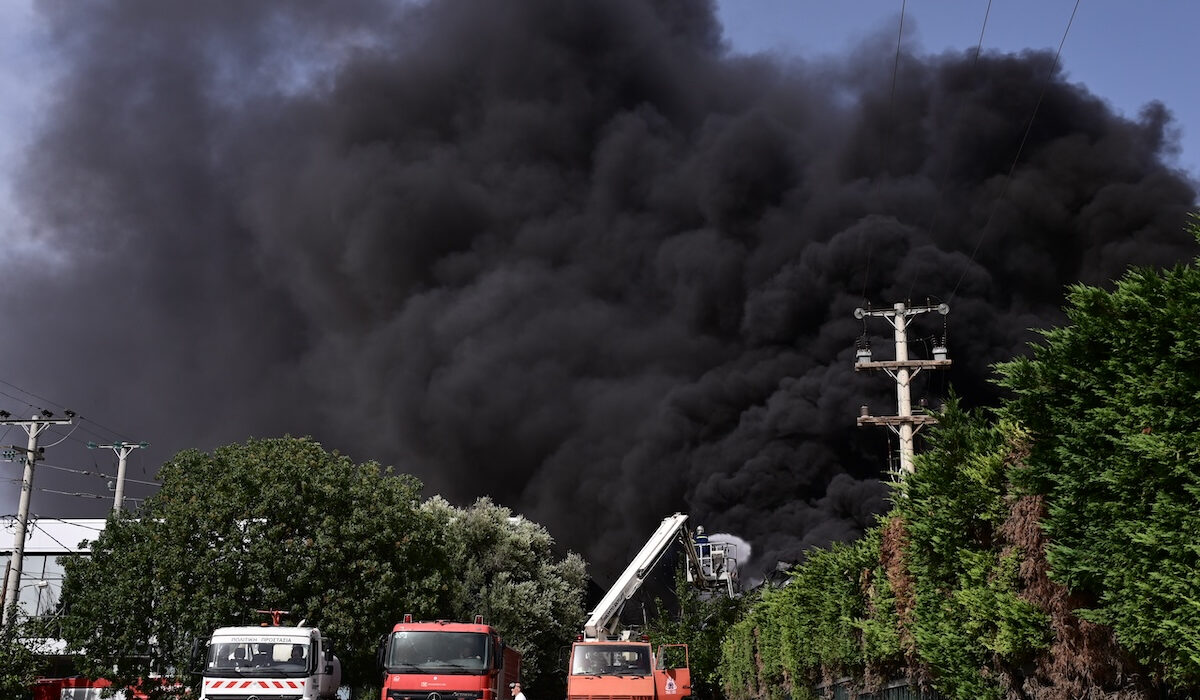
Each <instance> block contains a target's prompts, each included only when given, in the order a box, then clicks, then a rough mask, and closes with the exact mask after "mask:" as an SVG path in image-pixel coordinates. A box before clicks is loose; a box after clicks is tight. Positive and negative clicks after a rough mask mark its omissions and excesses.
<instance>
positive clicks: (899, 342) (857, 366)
mask: <svg viewBox="0 0 1200 700" xmlns="http://www.w3.org/2000/svg"><path fill="white" fill-rule="evenodd" d="M930 311H936V312H938V313H939V314H941V315H943V316H945V315H946V314H948V313H950V307H949V306H947V305H945V304H938V305H937V306H912V307H908V306H905V305H904V303H903V302H897V303H896V304H895V305H894V306H893V307H892V308H891V309H881V310H872V309H871V308H869V307H868V308H866V309H863V308H857V309H855V310H854V317H855V318H857V319H863V318H866V317H867V316H879V317H882V318H884V319H886V320H887V322H888V323H890V324H892V328H893V329H895V339H896V359H895V360H894V361H891V362H873V361H872V360H871V346H870V344H869V343H868V342H867V340H866V334H865V333H864V335H863V338H862V339H860V340H859V342H858V349H857V350H856V352H855V357H854V371H855V372H858V371H862V370H881V371H883V372H885V373H886V374H887V375H888V376H890V377H891V378H892V379H894V380H896V404H897V411H896V415H894V416H872V415H870V409H869V408H868V407H867V406H863V407H862V411H861V413H860V415H859V416H858V425H859V427H862V426H864V425H883V426H887V427H888V428H891V430H892V432H894V433H896V435H898V436H899V437H900V473H901V476H903V475H904V474H911V473H912V472H913V436H914V435H915V434H916V433H917V431H918V430H920V429H921V428H922V427H923V426H926V425H932V424H934V423H937V419H936V418H934V417H933V416H930V415H925V414H921V415H913V412H912V397H911V394H910V392H909V384H910V383H911V381H912V379H913V377H915V376H917V375H918V374H919V373H920V372H921V370H923V369H945V368H946V367H949V366H950V360H949V359H947V357H948V353H947V351H946V339H945V335H944V334H943V336H942V337H941V338H940V339H939V340H938V342H936V343H935V344H934V348H933V359H932V360H910V359H908V333H907V325H908V317H909V316H916V315H917V314H924V313H929V312H930Z"/></svg>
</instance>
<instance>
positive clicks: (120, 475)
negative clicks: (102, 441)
mask: <svg viewBox="0 0 1200 700" xmlns="http://www.w3.org/2000/svg"><path fill="white" fill-rule="evenodd" d="M87 446H88V449H89V450H94V449H96V448H97V447H104V448H109V449H111V450H112V451H113V452H116V453H117V460H118V461H117V494H116V496H114V497H113V512H114V513H115V512H118V511H120V510H121V508H122V506H123V505H124V501H125V460H126V458H127V457H129V453H130V452H133V451H134V450H136V449H138V448H139V447H149V446H150V443H148V442H122V441H121V440H118V441H116V442H114V443H112V444H111V445H97V444H96V443H94V442H89V443H88V444H87Z"/></svg>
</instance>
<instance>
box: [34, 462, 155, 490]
mask: <svg viewBox="0 0 1200 700" xmlns="http://www.w3.org/2000/svg"><path fill="white" fill-rule="evenodd" d="M40 466H41V467H44V468H46V469H54V470H56V471H61V472H70V473H72V474H82V475H83V476H98V477H102V478H105V479H116V478H117V476H116V475H115V474H107V473H105V472H100V471H95V472H93V471H88V470H86V469H72V468H71V467H59V466H55V465H53V464H46V463H45V462H42V463H40ZM124 481H125V483H127V484H128V483H132V484H145V485H147V486H162V484H161V483H159V482H157V481H142V480H141V479H131V478H129V477H125V478H124Z"/></svg>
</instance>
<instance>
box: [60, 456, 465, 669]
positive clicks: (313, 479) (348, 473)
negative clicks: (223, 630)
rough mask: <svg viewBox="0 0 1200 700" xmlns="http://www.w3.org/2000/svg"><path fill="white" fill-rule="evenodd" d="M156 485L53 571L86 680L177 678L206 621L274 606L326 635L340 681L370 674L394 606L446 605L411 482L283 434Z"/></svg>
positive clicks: (434, 531) (434, 542) (437, 556)
mask: <svg viewBox="0 0 1200 700" xmlns="http://www.w3.org/2000/svg"><path fill="white" fill-rule="evenodd" d="M160 476H161V478H162V480H163V487H162V489H161V490H160V492H159V493H158V494H157V495H155V496H154V497H153V498H151V499H148V500H147V502H146V507H145V509H144V511H143V512H142V513H141V514H140V517H139V518H138V519H136V520H134V519H130V518H126V517H119V516H117V517H113V518H110V520H109V523H108V525H107V527H106V528H105V530H104V532H103V533H102V534H101V535H100V536H99V537H98V538H97V540H96V542H94V543H92V556H91V557H90V558H81V559H77V560H69V562H68V564H67V567H66V580H65V582H64V587H63V600H65V601H68V610H67V612H66V614H65V615H64V617H63V631H64V635H65V638H66V639H67V641H68V642H69V643H70V645H71V646H72V647H73V648H74V649H76V650H80V651H84V652H86V654H87V657H86V658H87V666H88V667H87V668H86V669H85V672H87V673H88V674H89V675H93V676H96V677H108V678H112V679H113V680H114V681H115V682H117V683H118V684H120V683H129V682H131V681H132V680H134V679H136V678H139V677H145V676H146V675H147V674H148V673H149V672H151V671H158V672H163V671H166V672H171V671H174V672H175V673H179V672H184V671H187V670H190V669H191V668H193V667H194V665H195V663H196V661H195V659H194V658H193V657H192V652H193V649H194V644H195V643H196V642H197V641H199V640H203V639H205V638H206V637H207V636H208V635H209V634H210V633H211V631H212V630H213V629H214V628H216V627H220V626H226V625H238V624H257V623H258V622H259V621H260V620H261V617H259V616H256V615H255V614H254V612H253V611H254V610H256V609H272V608H273V609H281V610H286V611H288V612H290V613H291V617H290V621H291V622H292V623H293V624H295V623H296V622H298V621H299V620H300V619H301V618H304V619H307V620H308V624H310V625H316V626H319V627H320V628H321V630H322V632H323V633H324V634H325V635H326V636H327V637H330V638H331V639H332V640H334V644H335V649H336V650H337V652H338V655H339V657H340V658H341V659H342V663H343V668H344V672H345V677H346V678H347V679H366V678H374V677H375V674H376V671H375V666H374V650H375V646H376V642H377V639H378V637H379V635H380V634H382V633H383V631H384V630H385V629H386V628H387V626H388V624H389V622H390V621H392V620H393V618H394V617H395V616H396V615H397V614H398V611H402V610H411V611H413V612H415V613H416V614H419V615H426V616H431V617H432V616H440V613H441V612H442V611H443V610H445V609H446V608H447V606H448V605H449V603H450V601H451V599H452V598H451V594H452V591H453V585H454V583H453V581H454V577H453V574H452V572H450V571H449V569H448V566H447V561H448V560H447V557H446V555H445V548H444V547H443V546H441V543H440V542H439V538H440V537H441V535H440V532H439V529H438V528H437V527H436V520H435V519H434V517H433V516H432V514H431V513H429V512H428V511H426V510H424V509H422V508H420V501H419V499H418V489H419V487H420V484H419V483H418V482H417V481H416V480H415V479H413V478H411V477H408V476H389V475H387V474H386V473H385V470H383V469H381V468H380V467H379V466H378V465H377V464H375V463H370V462H369V463H365V464H354V463H352V462H351V461H350V460H349V459H347V458H346V457H344V456H339V455H336V454H330V453H329V452H326V451H325V450H324V449H322V447H321V446H320V445H319V444H317V443H315V442H313V441H311V440H307V439H294V438H281V439H268V440H250V441H248V442H246V443H245V444H241V445H230V446H226V447H222V448H219V449H217V450H216V451H214V452H213V453H212V454H205V453H202V452H198V451H187V452H182V453H180V454H179V455H177V456H176V457H175V458H174V459H173V460H171V461H170V462H168V463H167V464H166V465H164V466H163V468H162V470H161V472H160ZM114 669H115V672H114Z"/></svg>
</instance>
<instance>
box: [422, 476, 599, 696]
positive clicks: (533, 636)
mask: <svg viewBox="0 0 1200 700" xmlns="http://www.w3.org/2000/svg"><path fill="white" fill-rule="evenodd" d="M424 510H425V511H426V512H427V513H430V514H432V515H433V516H434V518H435V519H436V521H437V522H438V523H439V527H440V528H441V529H442V530H443V531H444V532H445V533H446V546H447V554H448V559H449V565H450V570H451V571H453V572H454V581H455V583H454V585H453V587H452V603H451V606H450V608H449V610H450V611H451V612H452V615H453V617H456V618H458V619H463V620H466V619H470V618H471V617H472V616H474V615H476V614H482V615H484V618H485V619H486V620H487V621H488V623H489V624H491V625H494V626H495V627H496V628H497V629H498V630H499V631H500V634H501V635H502V636H503V637H504V639H505V642H506V643H507V644H509V645H510V646H512V647H513V648H515V649H516V650H517V651H519V652H521V655H522V661H521V676H522V680H523V681H524V682H525V684H526V686H527V687H533V688H537V689H538V691H539V693H540V694H543V695H554V694H555V691H563V692H565V688H566V670H565V667H563V666H562V664H561V660H560V658H559V657H560V653H559V652H560V649H562V648H563V647H564V646H565V645H566V644H567V643H568V641H569V640H570V639H571V638H572V637H573V636H574V635H575V634H576V632H578V631H579V629H580V628H581V627H582V624H583V617H584V612H583V593H584V587H585V580H586V579H585V576H586V574H585V568H586V566H585V564H584V561H583V559H582V558H581V557H579V556H578V555H576V554H567V555H566V556H565V557H564V558H561V559H560V558H558V557H557V556H556V555H555V553H554V540H553V538H551V536H550V533H549V532H548V531H547V530H546V528H544V527H542V526H541V525H538V524H537V523H534V522H531V521H529V520H526V519H525V518H523V517H521V516H514V515H513V514H512V512H511V511H510V510H509V509H507V508H504V507H502V506H498V505H496V504H495V503H493V502H492V501H491V500H490V499H487V498H483V499H480V500H478V501H476V502H475V504H474V505H472V506H471V507H470V508H456V507H454V506H451V505H450V504H449V503H447V502H446V501H445V500H443V499H440V498H433V499H430V500H429V501H427V502H426V503H425V505H424ZM560 686H561V687H560ZM558 694H559V695H561V694H562V692H558Z"/></svg>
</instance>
